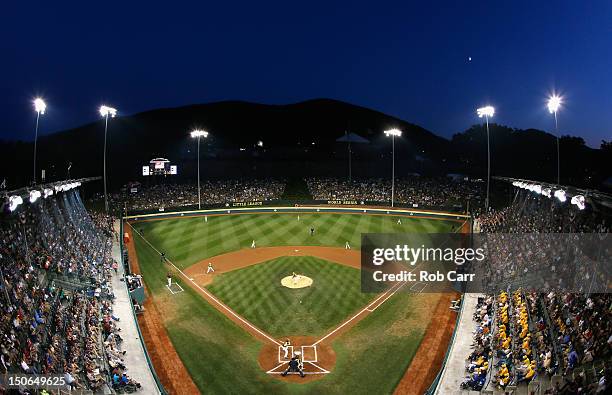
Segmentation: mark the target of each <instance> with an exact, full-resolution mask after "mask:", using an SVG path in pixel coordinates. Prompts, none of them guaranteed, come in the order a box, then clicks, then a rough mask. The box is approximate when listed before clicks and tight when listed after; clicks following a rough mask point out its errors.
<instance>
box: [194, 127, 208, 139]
mask: <svg viewBox="0 0 612 395" xmlns="http://www.w3.org/2000/svg"><path fill="white" fill-rule="evenodd" d="M190 135H191V137H193V138H197V137H204V138H206V137H208V132H206V131H204V130H198V129H196V130H194V131H192V132H191V133H190Z"/></svg>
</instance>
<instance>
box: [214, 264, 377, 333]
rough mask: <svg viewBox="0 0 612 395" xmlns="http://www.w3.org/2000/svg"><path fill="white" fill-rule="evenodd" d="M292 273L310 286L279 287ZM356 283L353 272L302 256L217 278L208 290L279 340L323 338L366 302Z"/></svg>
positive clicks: (366, 296)
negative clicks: (299, 287) (300, 276)
mask: <svg viewBox="0 0 612 395" xmlns="http://www.w3.org/2000/svg"><path fill="white" fill-rule="evenodd" d="M292 272H296V273H300V274H303V275H305V276H308V277H310V278H312V279H313V280H314V282H313V284H312V286H311V287H307V288H302V289H289V288H286V287H283V286H282V285H281V284H280V280H281V278H283V277H285V276H288V275H290V274H291V273H292ZM360 284H361V283H360V273H359V270H358V269H355V268H352V267H348V266H343V265H340V264H338V263H333V262H328V261H325V260H322V259H318V258H314V257H309V256H307V257H282V258H278V259H274V260H272V261H268V262H264V263H261V264H258V265H253V266H249V267H246V268H244V269H240V270H234V271H231V272H228V273H223V274H220V275H217V276H216V277H215V281H214V282H213V283H212V284H211V285H210V286H208V289H209V290H210V291H211V292H212V293H213V294H215V295H216V296H217V297H218V298H219V299H221V300H222V301H223V302H224V303H225V304H227V305H228V306H229V307H231V308H232V310H234V311H235V312H236V313H238V314H240V315H241V316H243V317H244V318H246V319H247V320H248V321H250V322H251V323H253V324H254V325H255V326H257V327H258V328H260V329H262V330H263V331H265V332H267V333H269V334H271V335H273V336H276V337H278V338H281V337H282V336H286V335H304V336H319V335H324V334H325V333H326V331H329V330H330V329H332V328H333V327H335V326H336V325H338V324H340V323H342V322H343V321H344V320H346V318H347V317H348V316H349V314H351V313H352V312H355V311H356V310H357V309H360V308H363V306H365V305H366V303H367V302H368V301H369V300H370V299H371V298H372V295H371V294H364V293H362V292H361V285H360ZM300 302H301V303H300Z"/></svg>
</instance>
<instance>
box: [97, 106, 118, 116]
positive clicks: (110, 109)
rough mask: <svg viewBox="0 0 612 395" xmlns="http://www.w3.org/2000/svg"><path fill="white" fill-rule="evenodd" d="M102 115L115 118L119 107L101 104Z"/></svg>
mask: <svg viewBox="0 0 612 395" xmlns="http://www.w3.org/2000/svg"><path fill="white" fill-rule="evenodd" d="M100 115H102V116H103V117H108V116H109V115H110V117H111V118H115V115H117V109H116V108H113V107H109V106H100Z"/></svg>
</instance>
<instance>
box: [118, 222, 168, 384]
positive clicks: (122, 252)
mask: <svg viewBox="0 0 612 395" xmlns="http://www.w3.org/2000/svg"><path fill="white" fill-rule="evenodd" d="M119 221H120V222H119V223H120V226H119V230H120V232H119V247H120V253H121V264H122V265H123V268H124V269H125V268H126V264H125V257H124V249H125V247H124V245H123V217H121V218H120V220H119ZM127 268H128V270H129V272H130V273H131V272H132V271H131V270H130V267H129V260H128V265H127ZM124 273H125V272H124ZM125 290H126V292H127V293H128V299H129V300H130V306H131V307H132V317H133V318H134V323H135V324H136V330H137V331H138V339H139V340H140V344H142V349H143V350H144V355H145V359H146V360H147V365H149V370H151V374H152V375H153V379H154V380H155V384H156V385H157V389H158V390H159V392H160V393H161V394H162V395H168V392H167V391H166V389H165V388H164V386H163V385H162V383H161V381H160V380H159V377H158V376H157V373H156V372H155V368H154V367H153V362H151V358H150V357H149V351H148V350H147V345H146V344H145V342H144V340H143V338H142V332H140V326H139V325H138V319H137V318H136V312H135V310H134V304H133V303H132V297H131V295H130V292H129V290H128V289H127V285H126V287H125ZM145 314H146V313H145Z"/></svg>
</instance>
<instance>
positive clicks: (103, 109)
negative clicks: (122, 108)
mask: <svg viewBox="0 0 612 395" xmlns="http://www.w3.org/2000/svg"><path fill="white" fill-rule="evenodd" d="M100 115H102V116H103V117H104V209H105V210H106V212H107V213H108V195H107V194H106V133H107V132H108V117H109V115H110V117H111V118H115V115H117V109H116V108H112V107H108V106H100Z"/></svg>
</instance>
